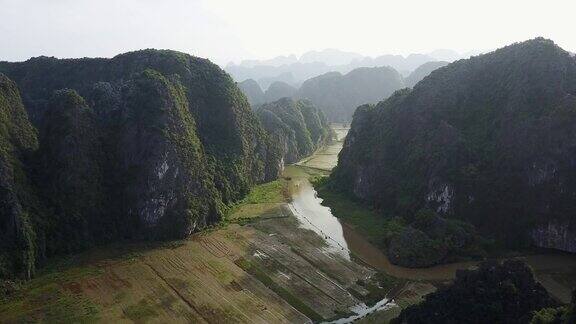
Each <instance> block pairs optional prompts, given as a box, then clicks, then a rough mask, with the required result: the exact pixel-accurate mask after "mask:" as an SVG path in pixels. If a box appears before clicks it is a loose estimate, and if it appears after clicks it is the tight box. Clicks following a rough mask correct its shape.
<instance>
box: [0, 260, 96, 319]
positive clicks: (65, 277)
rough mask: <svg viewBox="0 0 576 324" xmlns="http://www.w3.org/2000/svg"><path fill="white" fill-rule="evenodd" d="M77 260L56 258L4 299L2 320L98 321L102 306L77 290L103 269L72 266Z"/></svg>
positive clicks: (1, 300)
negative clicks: (79, 283) (76, 290)
mask: <svg viewBox="0 0 576 324" xmlns="http://www.w3.org/2000/svg"><path fill="white" fill-rule="evenodd" d="M74 263H75V258H74V257H68V258H62V259H58V260H55V261H54V262H52V263H50V264H49V265H48V266H47V267H45V268H44V269H43V270H42V271H41V272H40V273H38V276H37V277H36V278H34V279H32V280H30V281H29V282H26V283H23V284H22V285H21V286H20V287H19V289H18V290H17V291H14V292H13V293H12V294H11V295H10V296H5V297H4V298H0V323H6V322H8V323H30V322H32V323H34V322H46V323H93V322H95V321H97V320H98V314H99V309H98V307H97V306H96V305H95V304H93V303H92V302H91V301H90V300H88V299H87V298H85V297H83V296H82V295H80V294H79V293H77V292H75V287H76V285H74V283H75V282H76V281H78V280H80V279H82V278H86V277H95V276H98V275H100V274H102V272H103V271H102V270H101V269H99V268H96V267H92V266H72V264H74Z"/></svg>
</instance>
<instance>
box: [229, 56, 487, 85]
mask: <svg viewBox="0 0 576 324" xmlns="http://www.w3.org/2000/svg"><path fill="white" fill-rule="evenodd" d="M478 53H479V52H470V53H464V54H459V53H457V52H455V51H452V50H446V49H444V50H436V51H432V52H430V53H427V54H409V55H407V56H402V55H392V54H387V55H381V56H377V57H369V56H363V55H360V54H357V53H353V52H345V51H340V50H336V49H325V50H323V51H310V52H306V53H304V54H303V55H302V56H300V58H297V57H296V56H295V55H290V56H278V57H275V58H272V59H268V60H246V61H242V62H241V63H240V64H234V63H229V64H228V65H227V66H226V67H225V71H226V72H228V73H230V75H232V77H233V78H234V80H236V81H237V82H242V81H244V80H246V79H253V80H255V81H256V82H258V83H259V84H260V86H261V88H262V89H263V90H266V89H267V87H268V86H269V85H270V84H271V83H272V82H274V81H283V82H286V83H288V84H291V85H292V86H296V87H298V86H299V85H300V84H301V83H302V82H304V81H305V80H307V79H309V78H312V77H315V76H318V75H321V74H324V73H327V72H340V73H343V74H346V73H348V72H350V71H351V70H353V69H355V68H359V67H379V66H390V67H392V68H394V69H396V70H397V71H398V72H400V73H401V74H402V75H404V76H407V75H408V74H409V73H410V72H412V71H413V70H414V69H416V68H417V67H418V66H420V65H422V64H424V63H426V62H430V61H447V62H452V61H455V60H458V59H461V58H468V57H470V56H471V55H477V54H478Z"/></svg>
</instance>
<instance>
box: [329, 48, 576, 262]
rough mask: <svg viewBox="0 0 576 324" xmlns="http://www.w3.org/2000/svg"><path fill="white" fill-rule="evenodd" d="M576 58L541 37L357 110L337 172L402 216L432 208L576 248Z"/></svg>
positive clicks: (499, 236) (512, 241)
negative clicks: (575, 197) (575, 148)
mask: <svg viewBox="0 0 576 324" xmlns="http://www.w3.org/2000/svg"><path fill="white" fill-rule="evenodd" d="M575 109H576V60H575V59H574V58H573V57H571V56H570V55H569V53H568V52H566V51H564V50H563V49H561V48H559V47H558V46H557V45H555V44H554V43H553V42H552V41H550V40H546V39H542V38H537V39H533V40H530V41H526V42H522V43H517V44H513V45H510V46H507V47H504V48H501V49H499V50H496V51H494V52H492V53H489V54H485V55H480V56H476V57H472V58H470V59H468V60H460V61H457V62H455V63H452V64H449V65H448V66H445V67H443V68H441V69H438V70H437V71H435V72H433V73H431V74H430V75H429V76H428V77H426V78H424V79H423V80H422V81H420V82H419V83H418V84H416V85H415V86H414V88H413V89H412V90H408V89H406V90H402V91H398V92H397V93H395V94H394V95H393V96H391V97H390V98H389V99H387V100H385V101H383V102H380V103H379V104H377V105H375V106H374V105H367V106H363V107H360V108H358V109H357V110H356V113H355V115H354V120H353V122H352V128H351V130H350V132H349V135H348V137H347V138H346V143H345V145H344V149H343V151H342V152H341V154H340V159H339V164H338V167H337V168H336V170H335V171H334V173H333V174H332V176H331V178H332V181H333V182H334V183H335V184H337V186H339V187H340V188H341V189H342V190H346V191H347V192H350V193H352V194H353V195H355V196H356V197H358V198H359V199H362V200H363V201H365V202H367V203H369V204H371V205H373V206H375V207H377V208H378V209H380V210H387V211H389V212H392V213H394V214H396V215H401V216H403V217H405V218H406V219H408V220H410V219H413V215H414V214H415V213H416V212H417V211H418V210H420V209H422V208H432V209H433V210H435V211H436V212H437V213H439V214H440V215H442V216H444V217H447V218H449V219H458V220H464V221H467V222H470V223H472V224H474V225H476V226H477V228H478V229H479V231H480V232H481V233H483V234H484V235H486V236H488V237H491V238H494V239H496V240H498V241H499V242H503V243H505V244H506V245H508V246H515V247H520V246H527V245H529V244H535V245H537V246H542V247H548V248H556V249H561V250H565V251H571V252H576V239H575V238H576V235H575V234H574V233H576V232H575V230H574V228H575V224H576V222H575V220H574V218H573V216H572V215H573V214H574V213H573V211H574V209H575V208H576V205H575V203H574V199H573V197H574V195H576V173H575V172H574V170H576V168H575V167H574V161H576V156H575V153H574V152H575V151H574V147H575V145H576V128H575V125H576V114H575V111H576V110H575Z"/></svg>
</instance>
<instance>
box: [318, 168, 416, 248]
mask: <svg viewBox="0 0 576 324" xmlns="http://www.w3.org/2000/svg"><path fill="white" fill-rule="evenodd" d="M311 183H312V184H313V185H314V188H315V189H316V191H317V192H318V196H319V197H320V198H322V199H323V202H322V204H323V205H324V206H327V207H330V209H331V210H332V214H333V215H334V216H336V217H338V218H340V219H342V220H344V221H345V222H346V223H347V224H349V225H352V226H353V227H354V228H355V230H356V231H357V232H359V233H360V234H362V235H364V236H365V237H366V238H367V239H368V241H370V242H371V243H372V244H374V245H376V246H379V247H384V246H386V244H387V243H388V242H389V240H390V239H391V237H392V236H393V235H395V234H396V233H399V232H400V231H401V230H402V229H403V228H404V227H405V224H404V221H403V220H402V219H401V218H399V217H392V216H386V215H382V214H379V213H377V212H376V211H375V210H373V209H371V208H369V207H367V206H365V205H363V204H362V203H360V202H358V201H357V200H354V199H352V198H350V195H349V194H346V193H344V192H341V191H338V190H336V189H334V188H333V186H331V185H330V183H329V182H328V178H327V177H317V178H314V179H311Z"/></svg>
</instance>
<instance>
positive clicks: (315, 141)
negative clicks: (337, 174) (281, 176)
mask: <svg viewBox="0 0 576 324" xmlns="http://www.w3.org/2000/svg"><path fill="white" fill-rule="evenodd" d="M257 114H258V117H259V118H260V120H261V122H262V125H263V126H264V128H265V129H266V130H267V131H268V133H269V134H270V136H271V139H272V141H273V142H274V143H275V145H274V147H276V148H278V149H279V153H278V154H279V155H280V156H281V157H282V161H283V162H284V163H294V162H297V161H299V160H300V159H302V158H304V157H306V156H308V155H310V154H312V153H313V152H314V151H315V150H316V149H318V148H320V147H321V146H322V145H324V144H325V143H326V142H327V141H329V140H330V139H331V138H332V131H331V130H330V126H329V125H328V122H327V121H326V117H324V114H323V113H322V112H321V111H320V110H319V109H318V108H316V107H315V106H314V105H312V103H310V102H309V101H306V100H293V99H290V98H283V99H280V100H278V101H275V102H272V103H267V104H264V105H263V106H262V107H260V109H259V110H258V111H257ZM282 167H283V166H282Z"/></svg>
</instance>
